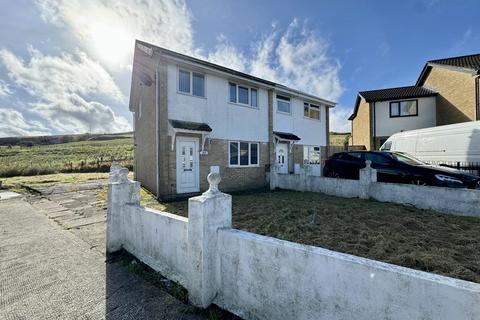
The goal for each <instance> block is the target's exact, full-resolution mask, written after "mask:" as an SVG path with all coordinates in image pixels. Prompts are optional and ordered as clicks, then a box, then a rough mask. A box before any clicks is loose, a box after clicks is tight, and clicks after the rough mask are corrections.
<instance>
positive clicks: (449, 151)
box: [380, 121, 480, 166]
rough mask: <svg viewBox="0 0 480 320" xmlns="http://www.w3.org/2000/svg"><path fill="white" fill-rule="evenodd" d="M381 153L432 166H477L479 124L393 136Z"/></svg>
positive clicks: (479, 142) (459, 124)
mask: <svg viewBox="0 0 480 320" xmlns="http://www.w3.org/2000/svg"><path fill="white" fill-rule="evenodd" d="M380 150H381V151H400V152H406V153H408V154H411V155H412V156H414V157H416V158H418V159H420V160H423V161H425V162H428V163H432V164H447V165H452V166H455V165H460V163H461V165H462V166H464V165H466V164H472V165H473V166H478V164H479V163H480V121H472V122H464V123H457V124H450V125H446V126H439V127H432V128H425V129H418V130H411V131H404V132H399V133H395V134H394V135H392V136H391V137H390V138H388V140H387V141H385V143H384V144H383V145H382V146H381V147H380Z"/></svg>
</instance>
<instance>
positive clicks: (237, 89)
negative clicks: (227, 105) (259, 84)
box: [228, 82, 258, 108]
mask: <svg viewBox="0 0 480 320" xmlns="http://www.w3.org/2000/svg"><path fill="white" fill-rule="evenodd" d="M228 101H229V102H231V103H236V104H240V105H244V106H249V107H253V108H258V89H256V88H252V87H248V86H244V85H240V84H236V83H234V82H229V83H228Z"/></svg>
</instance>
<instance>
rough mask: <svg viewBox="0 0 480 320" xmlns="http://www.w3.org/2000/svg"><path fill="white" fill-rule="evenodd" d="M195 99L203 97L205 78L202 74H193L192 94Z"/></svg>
mask: <svg viewBox="0 0 480 320" xmlns="http://www.w3.org/2000/svg"><path fill="white" fill-rule="evenodd" d="M192 94H193V95H194V96H197V97H205V76H204V75H203V74H199V73H194V74H193V92H192Z"/></svg>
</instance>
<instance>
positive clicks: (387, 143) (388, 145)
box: [380, 141, 392, 151]
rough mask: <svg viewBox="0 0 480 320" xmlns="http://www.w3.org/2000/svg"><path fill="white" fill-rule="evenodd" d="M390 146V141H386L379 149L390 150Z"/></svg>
mask: <svg viewBox="0 0 480 320" xmlns="http://www.w3.org/2000/svg"><path fill="white" fill-rule="evenodd" d="M391 148H392V141H387V142H385V143H384V144H383V145H382V147H381V148H380V150H381V151H390V149H391Z"/></svg>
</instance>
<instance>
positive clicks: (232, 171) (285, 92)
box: [129, 41, 335, 200]
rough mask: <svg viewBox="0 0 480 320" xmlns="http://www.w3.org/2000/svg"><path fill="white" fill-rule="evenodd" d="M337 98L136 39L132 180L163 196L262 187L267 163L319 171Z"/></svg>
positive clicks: (131, 106)
mask: <svg viewBox="0 0 480 320" xmlns="http://www.w3.org/2000/svg"><path fill="white" fill-rule="evenodd" d="M333 106H335V103H333V102H331V101H328V100H325V99H322V98H320V97H316V96H313V95H310V94H307V93H304V92H301V91H299V90H296V89H293V88H288V87H286V86H283V85H280V84H278V83H274V82H271V81H268V80H265V79H260V78H257V77H254V76H251V75H249V74H245V73H242V72H238V71H235V70H232V69H229V68H226V67H223V66H220V65H216V64H213V63H210V62H207V61H204V60H200V59H197V58H194V57H190V56H186V55H183V54H180V53H177V52H173V51H170V50H167V49H164V48H161V47H157V46H154V45H152V44H149V43H146V42H142V41H136V43H135V54H134V63H133V72H132V85H131V93H130V106H129V107H130V110H131V111H132V112H133V114H134V144H135V149H134V157H135V162H134V173H135V179H136V180H138V181H140V182H141V183H142V185H143V186H145V187H146V188H147V189H148V190H150V191H151V192H152V193H154V194H155V195H156V196H157V197H158V198H161V199H164V200H170V199H174V198H178V197H186V196H190V195H192V194H196V193H198V192H201V191H204V190H206V188H207V183H206V179H205V178H206V176H207V174H208V173H209V172H211V171H219V172H220V174H221V176H222V182H221V184H220V187H221V188H222V190H225V191H234V190H245V189H257V188H264V187H266V186H267V184H268V179H269V171H270V166H271V165H272V164H278V166H279V170H280V171H282V172H285V173H288V172H293V171H295V170H296V169H298V168H300V167H301V166H302V165H303V164H304V163H309V164H310V165H311V168H312V170H311V173H312V174H320V163H321V160H322V159H321V156H322V154H321V151H322V150H324V149H325V148H326V146H327V145H328V130H329V126H328V121H329V120H328V115H329V108H330V107H333Z"/></svg>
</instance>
